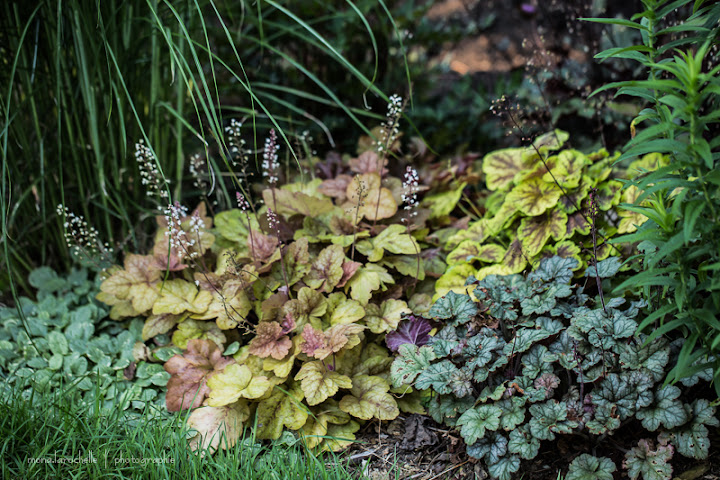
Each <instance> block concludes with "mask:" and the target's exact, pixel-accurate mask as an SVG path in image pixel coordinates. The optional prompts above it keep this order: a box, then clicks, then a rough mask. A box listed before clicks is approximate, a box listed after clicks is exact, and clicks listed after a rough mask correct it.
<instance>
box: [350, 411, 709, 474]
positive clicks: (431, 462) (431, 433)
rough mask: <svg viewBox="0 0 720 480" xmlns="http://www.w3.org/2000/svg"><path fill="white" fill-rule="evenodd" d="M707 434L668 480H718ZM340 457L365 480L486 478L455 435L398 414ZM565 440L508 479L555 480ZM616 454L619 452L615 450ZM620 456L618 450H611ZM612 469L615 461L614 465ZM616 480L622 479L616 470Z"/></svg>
mask: <svg viewBox="0 0 720 480" xmlns="http://www.w3.org/2000/svg"><path fill="white" fill-rule="evenodd" d="M713 433H717V432H711V445H712V447H711V451H710V456H709V457H708V458H707V459H705V460H694V459H688V458H685V457H682V456H681V455H679V454H676V455H675V456H674V457H675V458H674V459H673V465H674V472H673V480H720V438H718V435H717V434H713ZM356 436H357V441H356V442H355V443H354V444H353V445H352V446H351V447H350V448H349V449H348V450H346V451H345V452H344V453H343V455H342V457H341V458H342V460H343V462H344V463H349V465H350V468H351V470H352V472H353V474H354V476H355V477H357V478H361V477H363V476H364V478H369V479H371V480H396V479H397V480H411V479H412V480H440V479H442V480H486V479H489V475H488V473H487V470H486V468H485V466H484V465H483V463H482V462H481V461H478V460H476V459H474V458H471V457H469V456H468V455H467V454H466V453H465V444H464V443H463V442H462V440H461V438H460V435H459V434H458V433H457V432H455V431H453V430H452V429H448V428H447V427H444V426H442V425H439V424H438V423H436V422H435V421H433V419H432V418H430V417H427V416H424V415H414V414H413V415H400V416H399V417H398V418H396V419H395V420H393V421H392V422H371V423H368V424H367V425H365V427H364V428H363V430H361V431H360V432H358V433H357V434H356ZM571 443H572V441H571V439H569V438H567V439H566V438H558V440H557V441H556V442H543V445H542V448H541V451H540V454H539V455H538V457H537V458H535V459H534V460H530V461H524V462H523V463H522V465H521V467H520V470H519V471H518V473H517V474H516V476H515V477H514V478H517V479H521V478H522V479H523V480H557V479H558V478H562V477H561V476H560V475H562V476H564V475H565V474H566V473H567V466H568V464H569V463H570V462H571V461H572V459H573V457H574V456H575V455H576V453H575V452H574V448H573V445H572V444H571ZM619 450H620V449H619ZM617 453H618V455H619V456H622V453H623V452H621V451H618V452H617ZM616 463H617V464H618V467H620V465H619V462H618V461H616ZM615 478H616V479H626V478H628V476H627V471H626V470H624V469H620V470H619V471H617V472H616V473H615Z"/></svg>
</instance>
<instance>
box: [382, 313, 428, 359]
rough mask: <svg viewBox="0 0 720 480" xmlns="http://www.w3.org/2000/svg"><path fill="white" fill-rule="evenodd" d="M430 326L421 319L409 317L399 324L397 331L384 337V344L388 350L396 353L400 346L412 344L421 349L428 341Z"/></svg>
mask: <svg viewBox="0 0 720 480" xmlns="http://www.w3.org/2000/svg"><path fill="white" fill-rule="evenodd" d="M430 330H432V325H430V322H429V321H428V320H426V319H424V318H423V317H416V316H414V315H410V316H408V317H407V318H405V319H404V320H402V321H401V322H400V324H399V325H398V328H397V330H395V331H393V332H389V333H388V334H387V335H386V336H385V342H386V343H387V346H388V348H389V349H390V350H392V351H393V352H397V350H398V348H399V347H400V345H403V344H405V343H412V344H413V345H417V346H418V347H421V346H423V345H425V344H427V343H428V342H429V341H430Z"/></svg>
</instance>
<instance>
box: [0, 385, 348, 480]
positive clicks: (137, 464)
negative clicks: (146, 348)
mask: <svg viewBox="0 0 720 480" xmlns="http://www.w3.org/2000/svg"><path fill="white" fill-rule="evenodd" d="M66 398H67V397H65V396H64V395H62V394H60V393H56V394H54V395H52V394H46V395H42V396H40V395H38V396H36V397H35V398H30V399H28V398H21V396H20V395H19V394H17V393H16V392H10V394H9V395H6V396H5V397H4V398H2V399H1V400H0V438H2V440H1V441H0V458H2V459H3V460H2V463H0V477H1V478H3V479H29V478H32V479H53V480H54V479H95V478H103V479H105V478H113V479H123V478H127V479H138V478H143V479H147V480H152V479H166V478H183V479H205V478H207V479H217V478H239V479H278V480H280V479H282V480H288V479H296V478H297V479H318V480H336V479H337V480H340V479H343V480H344V479H349V478H353V477H352V476H351V475H350V473H349V472H348V469H347V468H346V467H345V466H343V462H342V461H341V459H339V458H337V457H335V456H334V455H332V456H331V455H326V456H324V457H323V456H317V457H316V456H314V455H313V454H311V453H309V452H308V451H307V450H306V449H304V448H303V447H302V445H300V444H297V443H296V444H291V443H292V442H285V443H284V444H281V443H276V444H273V445H269V446H264V445H261V444H259V443H257V442H255V441H254V439H253V438H251V437H246V438H244V439H242V440H241V441H239V442H238V443H237V445H235V447H233V448H230V449H228V450H227V451H220V452H218V453H216V454H215V455H212V456H211V455H205V456H201V455H197V454H195V453H193V452H192V451H190V449H189V448H188V446H187V440H186V438H185V437H186V434H187V433H188V429H187V427H185V426H184V423H183V419H184V416H183V415H181V414H178V415H167V416H157V415H155V416H152V415H150V414H149V412H146V413H145V415H144V416H140V415H134V416H128V415H125V412H124V411H123V410H122V409H121V408H117V409H115V410H113V411H100V413H98V412H97V410H96V408H95V406H93V405H91V406H89V407H88V406H83V405H77V404H73V403H71V402H69V401H68V400H66Z"/></svg>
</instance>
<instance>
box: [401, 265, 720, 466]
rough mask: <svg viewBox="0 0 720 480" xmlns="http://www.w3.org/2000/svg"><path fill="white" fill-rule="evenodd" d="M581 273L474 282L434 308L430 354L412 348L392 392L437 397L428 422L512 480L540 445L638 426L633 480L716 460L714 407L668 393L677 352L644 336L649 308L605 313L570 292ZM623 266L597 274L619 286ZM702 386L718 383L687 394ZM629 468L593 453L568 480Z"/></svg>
mask: <svg viewBox="0 0 720 480" xmlns="http://www.w3.org/2000/svg"><path fill="white" fill-rule="evenodd" d="M576 267H577V260H575V259H572V258H569V259H563V258H560V257H553V258H550V259H546V260H543V262H542V263H541V264H540V266H539V268H538V269H537V270H536V271H534V272H533V273H531V274H529V275H527V277H523V276H521V275H508V276H495V275H491V276H488V277H486V278H485V279H484V280H482V281H477V280H475V279H474V278H473V277H470V278H469V279H468V283H467V284H468V285H475V289H474V293H473V295H474V297H475V299H473V298H472V297H471V296H469V295H460V294H457V293H454V292H450V293H449V294H448V295H446V296H445V297H442V298H440V299H439V300H438V301H437V302H436V303H435V305H434V306H433V307H432V308H431V309H430V312H429V314H428V315H429V316H430V317H432V318H433V319H434V320H435V321H438V322H440V323H441V325H442V326H441V327H439V329H438V332H437V333H436V334H435V335H434V336H433V337H431V339H430V343H429V344H428V345H424V346H421V347H418V346H416V345H409V344H408V345H402V347H401V348H400V350H399V353H400V355H399V357H398V358H397V359H396V360H395V361H394V363H393V365H392V369H391V379H392V381H393V384H394V385H395V386H400V385H401V384H411V385H413V386H414V387H416V388H419V389H426V388H431V389H432V390H434V394H433V396H432V399H431V401H430V403H429V406H428V411H429V413H430V415H432V417H433V418H434V419H435V420H436V421H438V422H442V423H445V424H446V425H449V426H453V427H455V428H457V429H458V430H459V432H460V435H461V436H462V437H463V438H464V440H465V442H466V444H467V446H468V447H467V450H468V454H469V455H471V456H473V457H476V458H479V459H483V460H484V462H485V463H486V464H487V465H488V471H489V472H490V475H491V476H492V477H494V478H498V479H502V480H509V479H510V478H512V476H513V474H514V473H515V472H517V471H518V470H519V468H520V462H521V461H522V460H530V459H532V458H534V457H535V456H537V454H538V451H539V448H540V442H541V441H553V440H556V437H557V436H558V435H568V434H577V433H581V432H582V434H583V435H587V434H590V435H591V436H596V438H597V437H600V436H603V437H604V436H608V435H612V434H614V433H616V431H617V430H618V429H620V428H621V427H622V426H623V425H626V424H628V423H629V422H633V425H635V427H637V428H638V429H639V430H638V431H635V432H634V434H635V435H637V436H638V438H640V439H642V440H641V442H639V443H638V446H637V447H636V448H633V449H631V450H630V451H629V452H628V454H627V455H626V458H625V462H624V464H625V468H627V469H628V471H629V473H630V475H631V476H632V477H633V478H637V476H638V474H639V473H638V472H640V473H642V474H643V475H644V477H643V478H645V479H646V480H649V479H651V478H653V479H654V478H670V477H669V476H659V477H658V476H653V475H657V472H660V471H668V472H671V466H670V464H669V463H668V462H669V460H670V459H671V458H672V454H673V452H674V451H676V452H678V453H680V454H682V455H684V456H687V457H692V458H697V459H702V458H706V457H707V455H708V449H709V441H708V430H707V426H708V425H710V426H717V425H720V423H719V422H718V420H717V419H716V418H715V416H714V415H715V410H714V407H712V406H711V405H710V403H709V402H708V401H707V400H704V399H694V401H689V400H688V399H685V398H683V396H682V395H681V393H682V392H681V390H680V388H678V387H677V386H673V385H667V386H662V382H663V379H664V378H665V375H666V372H667V370H668V369H669V368H671V367H672V363H673V362H674V361H675V358H676V357H677V350H678V348H677V347H678V346H677V345H674V344H673V345H671V344H670V343H669V342H668V341H667V340H665V339H664V338H662V337H659V338H655V339H654V340H652V341H651V342H648V343H647V344H646V342H645V340H646V338H647V337H645V336H642V335H641V336H636V335H635V331H636V329H637V321H636V317H637V315H638V313H639V312H640V310H641V309H642V307H643V304H642V302H630V303H629V304H628V302H626V301H625V300H624V299H622V298H613V299H608V300H606V304H605V309H603V307H602V306H601V305H600V303H599V302H598V303H597V305H595V302H594V301H591V299H590V296H589V295H588V294H586V293H584V291H583V287H581V286H574V285H570V281H571V280H572V278H573V269H574V268H576ZM618 267H619V262H617V261H616V260H615V259H608V260H605V261H603V262H600V263H599V264H598V271H602V272H604V273H605V274H609V275H611V276H612V275H614V273H616V272H617V268H618ZM613 270H614V271H613ZM595 271H596V270H595V268H594V267H591V268H590V269H589V270H588V275H589V276H594V275H595ZM701 379H702V380H709V379H710V372H709V371H708V370H707V369H706V370H701V371H700V372H698V373H697V374H696V375H695V377H693V378H689V379H687V382H686V385H691V384H692V382H695V383H697V382H698V381H699V380H701ZM642 429H644V430H645V431H642ZM641 432H642V433H641ZM654 438H657V445H658V447H655V446H654V443H655V440H653V439H654ZM598 441H599V440H598ZM646 458H650V460H647V461H657V462H660V466H659V467H658V469H657V470H656V471H655V470H654V472H655V473H654V474H653V475H651V474H650V473H644V472H646V471H647V472H649V470H648V468H649V467H647V465H646V463H647V461H646ZM619 467H620V466H619V465H614V464H613V463H612V461H611V460H609V459H607V458H596V457H593V456H591V455H587V454H584V455H581V456H579V457H577V458H575V459H574V460H573V461H572V463H571V464H570V466H569V472H568V475H569V476H568V478H574V479H585V478H612V472H613V471H615V469H616V468H619ZM660 467H662V468H660ZM668 475H669V474H668Z"/></svg>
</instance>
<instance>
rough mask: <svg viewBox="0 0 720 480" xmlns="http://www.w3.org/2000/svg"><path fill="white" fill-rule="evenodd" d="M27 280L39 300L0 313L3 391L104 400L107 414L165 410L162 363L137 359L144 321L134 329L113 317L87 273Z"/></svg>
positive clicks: (36, 275)
mask: <svg viewBox="0 0 720 480" xmlns="http://www.w3.org/2000/svg"><path fill="white" fill-rule="evenodd" d="M29 281H30V284H31V285H32V286H33V287H35V288H37V289H38V293H37V301H33V300H31V299H29V298H27V297H21V298H20V302H19V305H18V308H9V307H3V308H0V378H2V389H0V392H2V393H4V394H8V393H9V392H11V391H12V390H13V388H16V387H17V386H18V385H23V386H25V388H26V391H25V394H26V395H27V397H28V398H29V397H30V396H31V393H32V391H33V390H34V391H35V392H37V393H53V392H59V391H60V390H59V389H62V391H64V392H65V393H64V394H65V395H74V396H75V398H76V400H77V401H78V402H80V403H83V402H84V403H85V404H87V405H93V404H94V403H95V400H96V399H102V404H101V405H100V406H101V407H102V408H106V409H108V408H115V406H117V405H122V406H123V408H125V409H139V410H144V409H145V407H146V406H147V407H152V409H153V410H155V411H157V412H162V411H164V403H165V399H164V396H165V394H164V393H161V392H162V391H163V390H164V389H163V388H161V387H164V386H165V384H166V383H167V381H168V379H169V374H168V373H167V372H165V370H164V369H163V367H162V363H150V362H145V361H140V362H136V361H135V360H134V358H133V347H134V345H135V344H136V342H138V341H140V340H141V339H142V335H141V333H142V327H143V322H142V321H141V320H137V319H136V320H133V321H132V322H130V324H129V327H128V328H126V327H124V326H122V325H120V324H119V323H118V322H115V321H112V320H109V319H108V318H107V308H106V307H104V306H102V305H101V304H99V303H98V302H97V301H95V300H94V296H95V295H96V294H97V292H98V286H97V284H96V283H95V282H93V281H91V280H89V279H88V278H87V271H85V270H75V271H73V272H72V273H71V274H70V275H68V276H67V277H66V278H61V277H59V276H58V275H57V274H56V273H55V272H54V271H53V270H51V269H49V268H47V267H43V268H39V269H37V270H35V271H33V272H32V273H31V275H30V277H29ZM18 310H20V311H21V312H22V316H21V315H20V313H19V311H18ZM128 377H134V379H133V381H132V382H130V381H128V380H127V378H128Z"/></svg>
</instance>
